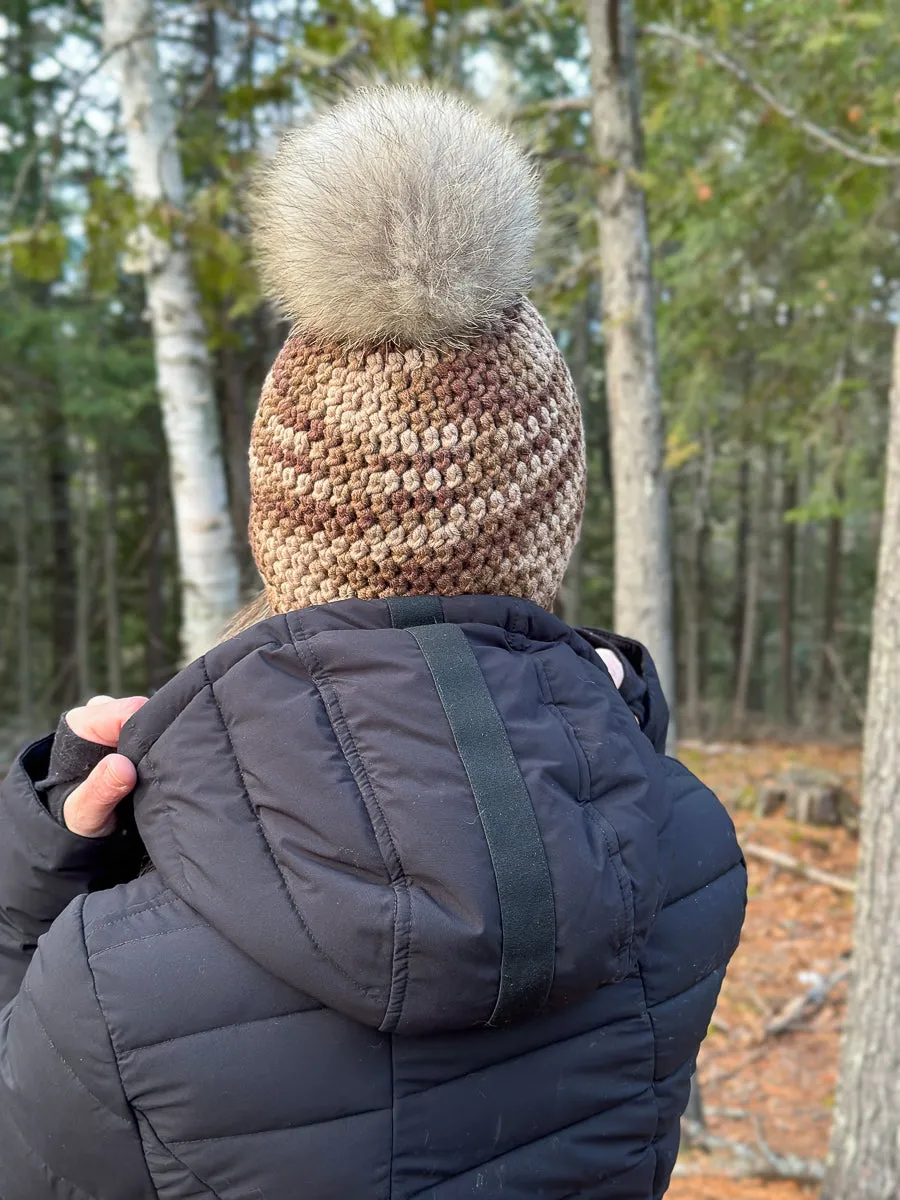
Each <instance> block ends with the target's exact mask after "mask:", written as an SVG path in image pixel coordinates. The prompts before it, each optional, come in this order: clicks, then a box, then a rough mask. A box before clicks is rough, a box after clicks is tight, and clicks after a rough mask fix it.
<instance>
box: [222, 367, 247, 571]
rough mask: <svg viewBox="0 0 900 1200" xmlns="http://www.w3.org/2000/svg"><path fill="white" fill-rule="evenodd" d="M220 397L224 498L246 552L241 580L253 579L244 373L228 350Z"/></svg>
mask: <svg viewBox="0 0 900 1200" xmlns="http://www.w3.org/2000/svg"><path fill="white" fill-rule="evenodd" d="M221 364H222V393H223V398H224V414H223V415H224V418H225V419H224V426H225V446H226V451H227V453H226V458H227V462H228V485H229V487H228V494H229V497H230V500H231V520H232V525H233V527H234V536H235V541H236V543H237V545H238V546H239V547H241V548H242V549H245V550H246V555H240V556H239V560H242V559H244V558H246V563H245V562H243V561H241V566H242V568H244V567H246V569H242V572H241V573H242V575H243V576H249V577H250V578H252V575H253V563H252V558H251V555H250V547H249V543H248V541H247V525H248V523H249V521H250V465H249V458H248V453H247V452H248V447H249V445H250V414H249V413H248V411H247V393H246V390H245V387H244V370H243V364H242V363H241V360H240V355H239V354H237V353H236V352H235V350H234V348H233V347H232V346H224V347H223V348H222V351H221Z"/></svg>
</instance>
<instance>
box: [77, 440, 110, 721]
mask: <svg viewBox="0 0 900 1200" xmlns="http://www.w3.org/2000/svg"><path fill="white" fill-rule="evenodd" d="M79 458H80V460H81V470H80V471H79V473H78V490H77V493H76V494H77V496H78V522H77V524H78V529H77V538H76V542H75V587H76V595H75V663H76V666H77V674H78V699H79V701H80V702H81V703H82V704H83V703H84V702H85V700H87V699H88V698H89V696H90V694H91V690H92V689H91V609H92V605H91V594H92V591H93V589H92V587H91V494H90V451H89V448H88V445H87V442H86V441H84V440H82V442H81V445H80V447H79ZM113 695H115V693H113Z"/></svg>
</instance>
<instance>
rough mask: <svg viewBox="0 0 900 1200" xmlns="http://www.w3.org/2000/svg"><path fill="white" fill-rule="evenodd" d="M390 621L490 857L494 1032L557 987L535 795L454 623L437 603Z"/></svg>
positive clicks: (409, 608) (401, 604) (406, 603)
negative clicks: (463, 781)
mask: <svg viewBox="0 0 900 1200" xmlns="http://www.w3.org/2000/svg"><path fill="white" fill-rule="evenodd" d="M388 607H389V609H390V614H391V623H392V625H393V626H394V628H395V629H407V630H408V631H409V632H410V634H412V636H413V637H414V638H415V640H416V642H417V643H418V646H419V649H420V650H421V651H422V654H423V656H424V658H425V661H426V663H427V664H428V669H429V670H430V672H431V675H432V678H433V679H434V683H435V687H436V688H437V693H438V696H439V697H440V701H441V704H442V706H443V709H444V712H445V714H446V717H447V721H448V723H449V725H450V729H451V731H452V733H453V738H454V741H455V742H456V747H457V750H458V751H459V756H460V758H461V760H462V763H463V766H464V767H465V770H466V774H467V775H468V777H469V782H470V784H471V786H472V794H473V795H474V797H475V803H476V805H477V808H478V815H479V817H480V819H481V825H482V828H483V830H484V837H485V841H486V842H487V845H488V850H489V851H490V856H491V863H492V865H493V869H494V877H495V879H496V882H497V894H498V897H499V901H500V920H501V927H502V934H503V945H502V951H501V962H500V984H499V989H498V994H497V1003H496V1005H495V1007H494V1011H493V1014H492V1015H491V1019H490V1021H489V1022H488V1024H490V1025H495V1026H496V1025H507V1024H510V1023H512V1022H514V1021H517V1020H521V1019H523V1018H524V1017H526V1016H530V1015H533V1014H534V1013H536V1012H537V1011H539V1010H540V1009H541V1008H542V1007H543V1006H544V1004H545V1003H546V1001H547V997H548V996H549V994H550V988H551V987H552V984H553V969H554V962H555V958H556V911H555V905H554V899H553V886H552V883H551V880H550V869H549V867H548V865H547V856H546V852H545V850H544V843H543V839H542V838H541V832H540V829H539V827H538V823H537V818H536V816H535V813H534V807H533V805H532V802H531V796H530V795H529V793H528V789H527V788H526V786H525V781H524V779H523V778H522V773H521V771H520V769H519V764H518V762H517V761H516V757H515V754H514V753H513V750H512V747H511V745H510V743H509V736H508V735H507V732H506V727H505V725H504V724H503V720H502V718H501V716H500V714H499V712H498V711H497V707H496V705H495V704H494V701H493V699H492V697H491V693H490V691H489V689H488V686H487V683H486V682H485V679H484V675H483V674H482V672H481V668H480V667H479V665H478V660H477V658H476V657H475V653H474V651H473V650H472V647H471V646H470V645H469V642H468V639H467V638H466V635H465V633H464V632H463V630H462V629H461V628H460V627H459V626H458V625H449V624H445V623H444V615H443V610H442V608H441V604H440V600H438V599H437V598H436V597H424V596H423V597H420V596H409V597H399V598H395V599H391V600H388Z"/></svg>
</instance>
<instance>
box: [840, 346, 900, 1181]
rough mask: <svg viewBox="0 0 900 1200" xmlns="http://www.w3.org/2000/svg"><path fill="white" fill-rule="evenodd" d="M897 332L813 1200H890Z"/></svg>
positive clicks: (897, 650) (899, 845) (899, 1017)
mask: <svg viewBox="0 0 900 1200" xmlns="http://www.w3.org/2000/svg"><path fill="white" fill-rule="evenodd" d="M898 676H900V328H898V329H897V331H896V332H895V335H894V362H893V372H892V387H891V402H890V425H889V429H888V446H887V480H886V487H885V499H884V515H883V518H882V527H881V547H880V552H879V562H878V583H877V586H876V593H875V609H874V613H873V619H872V652H871V659H870V664H869V693H868V706H867V709H866V725H865V738H864V741H865V744H864V751H863V793H862V812H861V831H860V842H861V844H860V866H859V884H858V890H857V897H856V923H855V930H854V942H853V945H854V950H853V975H852V984H851V989H850V1003H849V1009H848V1014H847V1024H846V1029H845V1034H844V1045H843V1054H842V1061H841V1073H840V1081H839V1085H838V1093H837V1103H836V1107H835V1116H834V1127H833V1130H832V1137H831V1155H830V1161H829V1168H828V1172H827V1176H826V1181H825V1187H824V1189H823V1192H822V1200H847V1198H848V1197H851V1196H852V1197H853V1200H896V1197H897V1196H900V1137H898V1114H900V987H898V986H897V981H898V980H900V936H898V933H897V931H898V929H900V887H898V886H897V881H898V879H900V806H898V804H897V795H898V792H900V738H898V737H897V730H898V728H900V691H898V688H897V679H898Z"/></svg>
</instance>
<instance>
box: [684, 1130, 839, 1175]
mask: <svg viewBox="0 0 900 1200" xmlns="http://www.w3.org/2000/svg"><path fill="white" fill-rule="evenodd" d="M681 1135H682V1139H683V1141H684V1142H685V1143H686V1144H687V1145H688V1146H691V1147H692V1148H693V1149H696V1150H705V1151H707V1152H708V1153H714V1152H716V1151H724V1152H725V1153H727V1154H730V1155H731V1156H732V1157H733V1158H734V1159H735V1160H736V1164H737V1166H738V1167H739V1174H741V1175H747V1176H753V1177H754V1178H757V1179H792V1180H795V1181H796V1182H797V1183H821V1182H822V1179H823V1178H824V1176H825V1164H824V1163H823V1162H820V1161H818V1160H817V1159H807V1158H799V1157H798V1156H797V1155H795V1154H776V1153H775V1151H774V1150H773V1149H772V1148H771V1147H770V1146H769V1145H767V1143H766V1141H765V1139H764V1138H763V1136H762V1132H761V1131H760V1130H759V1128H757V1143H758V1145H757V1146H756V1147H754V1146H748V1145H746V1144H745V1143H744V1142H737V1141H735V1140H734V1139H733V1138H726V1137H721V1136H720V1135H719V1134H716V1133H710V1132H709V1130H707V1129H701V1128H700V1126H699V1125H697V1124H695V1123H694V1122H693V1121H687V1120H685V1119H684V1118H682V1121H681Z"/></svg>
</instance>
